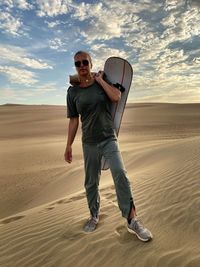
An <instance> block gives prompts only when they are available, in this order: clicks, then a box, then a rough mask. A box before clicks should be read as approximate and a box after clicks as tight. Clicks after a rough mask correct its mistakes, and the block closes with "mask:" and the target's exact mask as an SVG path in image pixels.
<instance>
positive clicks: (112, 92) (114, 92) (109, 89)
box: [94, 71, 121, 102]
mask: <svg viewBox="0 0 200 267" xmlns="http://www.w3.org/2000/svg"><path fill="white" fill-rule="evenodd" d="M103 74H104V72H103V71H99V72H98V73H97V74H96V75H95V76H94V78H95V80H96V81H97V82H98V83H99V84H100V85H101V86H102V88H103V89H104V91H105V92H106V94H107V96H108V97H109V98H110V100H111V101H112V102H118V101H119V100H120V98H121V92H120V91H119V90H118V89H117V88H115V87H114V86H112V85H110V84H108V83H107V82H106V81H104V79H103Z"/></svg>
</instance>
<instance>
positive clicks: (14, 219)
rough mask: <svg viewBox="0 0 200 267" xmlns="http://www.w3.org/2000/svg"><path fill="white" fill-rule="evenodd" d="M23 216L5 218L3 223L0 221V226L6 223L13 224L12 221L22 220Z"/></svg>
mask: <svg viewBox="0 0 200 267" xmlns="http://www.w3.org/2000/svg"><path fill="white" fill-rule="evenodd" d="M24 217H25V216H14V217H10V218H7V219H5V220H3V221H1V222H0V223H1V224H7V223H10V222H14V221H17V220H19V219H22V218H24Z"/></svg>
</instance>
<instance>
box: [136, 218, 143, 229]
mask: <svg viewBox="0 0 200 267" xmlns="http://www.w3.org/2000/svg"><path fill="white" fill-rule="evenodd" d="M134 228H135V229H136V230H143V229H144V224H143V223H142V221H141V220H140V219H136V220H134Z"/></svg>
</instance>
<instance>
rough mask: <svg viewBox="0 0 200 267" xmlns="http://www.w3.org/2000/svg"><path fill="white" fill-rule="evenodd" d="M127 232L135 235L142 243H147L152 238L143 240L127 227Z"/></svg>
mask: <svg viewBox="0 0 200 267" xmlns="http://www.w3.org/2000/svg"><path fill="white" fill-rule="evenodd" d="M127 230H128V232H129V233H131V234H134V235H136V236H137V238H138V239H140V240H141V241H143V242H148V241H150V240H151V239H152V237H151V238H150V239H143V238H141V237H140V236H139V235H138V234H137V233H136V232H134V231H133V230H132V229H130V228H128V227H127Z"/></svg>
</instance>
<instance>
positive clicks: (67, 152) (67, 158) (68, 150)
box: [64, 146, 72, 163]
mask: <svg viewBox="0 0 200 267" xmlns="http://www.w3.org/2000/svg"><path fill="white" fill-rule="evenodd" d="M64 158H65V161H66V162H68V163H71V162H72V147H71V146H67V147H66V149H65V154H64Z"/></svg>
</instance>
